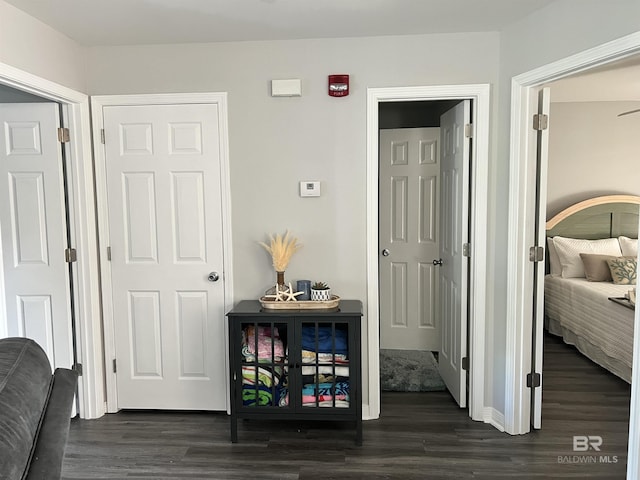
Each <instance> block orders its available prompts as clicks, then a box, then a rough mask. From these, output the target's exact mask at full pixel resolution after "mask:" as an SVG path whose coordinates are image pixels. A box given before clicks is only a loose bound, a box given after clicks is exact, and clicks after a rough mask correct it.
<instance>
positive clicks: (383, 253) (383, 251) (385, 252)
mask: <svg viewBox="0 0 640 480" xmlns="http://www.w3.org/2000/svg"><path fill="white" fill-rule="evenodd" d="M389 253H391V252H389V249H388V248H385V249H384V250H382V256H383V257H388V256H389Z"/></svg>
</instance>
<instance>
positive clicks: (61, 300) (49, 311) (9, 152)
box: [0, 86, 77, 368]
mask: <svg viewBox="0 0 640 480" xmlns="http://www.w3.org/2000/svg"><path fill="white" fill-rule="evenodd" d="M0 120H1V122H2V125H3V129H4V132H3V136H2V138H1V139H0V144H1V145H2V148H0V178H2V179H3V182H2V183H0V198H1V199H2V201H0V229H1V230H2V241H1V243H0V245H1V248H0V252H1V253H0V257H1V259H0V265H2V273H3V280H4V282H3V288H1V289H0V292H1V294H2V297H3V300H4V315H3V316H5V318H6V322H4V328H2V330H6V335H8V336H16V337H17V336H20V337H27V338H31V339H33V340H35V341H36V342H37V343H38V344H39V345H40V347H41V348H42V349H43V350H44V351H45V352H46V353H47V357H48V358H49V361H50V362H51V367H52V368H57V367H63V368H77V367H76V365H77V364H76V348H75V345H74V343H75V341H74V339H75V335H74V329H75V325H74V321H75V319H74V316H73V295H72V290H73V281H72V279H73V268H71V267H72V265H71V263H72V261H73V259H72V256H71V253H72V251H73V250H72V245H74V244H75V242H74V238H73V234H72V229H73V225H70V224H69V221H68V219H69V218H70V215H69V213H70V207H69V198H70V192H69V189H68V176H67V175H66V172H67V170H68V167H69V165H68V164H67V159H66V156H65V154H64V153H65V143H66V142H65V140H66V138H65V135H64V133H65V130H64V128H63V127H61V125H62V121H63V120H62V115H61V111H60V105H59V104H58V103H56V102H51V101H48V100H46V99H44V98H42V97H38V96H35V95H31V94H28V93H25V92H21V91H19V90H16V89H12V88H9V87H5V86H0Z"/></svg>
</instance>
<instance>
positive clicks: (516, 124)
mask: <svg viewBox="0 0 640 480" xmlns="http://www.w3.org/2000/svg"><path fill="white" fill-rule="evenodd" d="M639 53H640V32H638V33H634V34H631V35H627V36H625V37H622V38H620V39H617V40H614V41H611V42H608V43H605V44H603V45H600V46H598V47H595V48H592V49H589V50H586V51H583V52H581V53H578V54H576V55H572V56H570V57H567V58H564V59H562V60H559V61H556V62H553V63H550V64H548V65H544V66H542V67H540V68H537V69H534V70H531V71H529V72H526V73H523V74H521V75H518V76H516V77H514V78H513V79H512V83H511V138H510V142H511V147H510V157H509V158H510V163H509V239H508V252H509V253H508V265H507V268H508V271H507V275H508V277H507V329H506V347H507V350H506V353H507V357H506V374H505V428H506V431H507V432H508V433H511V434H522V433H527V432H529V430H530V427H529V421H530V417H529V409H530V392H529V389H528V388H527V386H526V381H525V379H526V374H527V373H528V372H529V369H530V364H531V324H532V321H531V320H532V319H531V315H532V310H531V309H532V302H531V292H532V291H533V274H532V268H533V267H532V265H533V264H532V263H531V262H529V259H528V257H529V247H530V246H531V245H529V243H530V242H531V240H528V239H533V228H534V226H535V222H536V218H535V205H534V204H533V202H534V201H532V200H531V197H530V196H525V195H522V192H525V191H527V190H528V189H531V188H534V185H535V178H534V177H532V174H531V172H535V168H532V165H534V164H535V161H536V159H535V158H533V157H532V156H531V155H530V154H529V150H528V145H529V143H530V142H532V141H535V140H534V139H533V130H532V129H530V128H528V127H529V119H530V117H531V115H532V114H533V112H530V111H529V105H530V102H529V95H530V93H531V91H532V90H534V88H533V87H536V86H539V85H542V84H545V83H547V82H551V81H554V80H558V79H560V78H562V77H566V76H568V75H571V74H573V73H577V72H581V71H584V70H588V69H590V68H593V67H597V66H600V65H604V64H606V63H609V62H611V61H614V60H619V59H622V58H624V57H628V56H631V55H637V54H639ZM552 94H553V92H552ZM639 335H640V310H639V309H636V316H635V342H634V357H633V377H632V387H631V416H630V419H629V455H628V463H627V478H630V479H631V478H640V463H639V460H640V459H639V458H638V455H637V452H638V451H639V450H640V428H639V427H640V392H639V391H638V388H640V355H639V354H638V352H639V351H640V346H639V345H638V339H639V338H640V337H639Z"/></svg>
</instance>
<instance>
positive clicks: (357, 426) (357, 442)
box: [356, 420, 362, 447]
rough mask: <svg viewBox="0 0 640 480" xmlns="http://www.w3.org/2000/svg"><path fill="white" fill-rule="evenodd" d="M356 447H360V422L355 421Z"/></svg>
mask: <svg viewBox="0 0 640 480" xmlns="http://www.w3.org/2000/svg"><path fill="white" fill-rule="evenodd" d="M356 445H358V446H359V447H360V446H362V420H356Z"/></svg>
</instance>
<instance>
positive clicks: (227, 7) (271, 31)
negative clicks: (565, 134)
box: [5, 0, 555, 46]
mask: <svg viewBox="0 0 640 480" xmlns="http://www.w3.org/2000/svg"><path fill="white" fill-rule="evenodd" d="M5 1H6V3H9V4H11V5H13V6H15V7H17V8H18V9H20V10H23V11H24V12H26V13H27V14H29V15H30V16H32V17H35V18H38V19H39V20H41V21H42V22H44V23H46V24H48V25H50V26H51V27H53V28H54V29H56V30H58V31H59V32H62V33H64V34H65V35H67V36H68V37H70V38H71V39H73V40H75V41H76V42H77V43H79V44H80V45H84V46H106V45H140V44H166V43H201V42H203V43H204V42H229V41H247V40H288V39H300V38H342V37H362V36H378V35H408V34H422V33H448V32H488V31H500V30H502V29H503V28H504V27H505V26H507V25H510V24H512V23H514V22H516V21H517V20H519V19H521V18H523V17H525V16H527V15H529V14H530V13H532V12H534V11H536V10H538V9H540V8H542V7H544V6H546V5H548V4H550V3H553V2H554V1H555V0H482V1H481V0H54V1H52V0H5Z"/></svg>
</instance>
